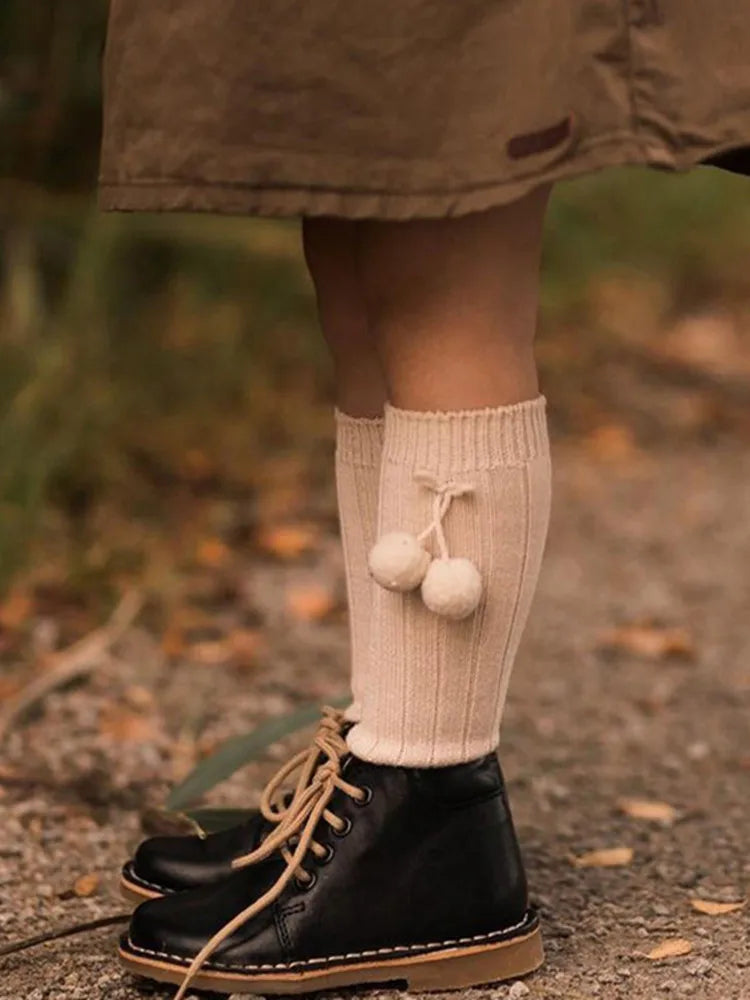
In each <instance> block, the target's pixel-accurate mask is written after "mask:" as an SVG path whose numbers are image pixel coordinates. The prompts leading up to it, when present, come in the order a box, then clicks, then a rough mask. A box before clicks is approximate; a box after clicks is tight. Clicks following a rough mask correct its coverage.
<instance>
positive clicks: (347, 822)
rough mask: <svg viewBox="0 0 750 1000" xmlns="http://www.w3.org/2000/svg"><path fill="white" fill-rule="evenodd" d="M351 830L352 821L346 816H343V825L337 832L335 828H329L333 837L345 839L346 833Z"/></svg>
mask: <svg viewBox="0 0 750 1000" xmlns="http://www.w3.org/2000/svg"><path fill="white" fill-rule="evenodd" d="M351 829H352V821H351V820H350V819H349V817H348V816H344V825H343V827H342V828H341V829H340V830H337V829H336V827H335V826H333V827H331V830H332V831H333V833H334V835H335V836H337V837H345V836H346V835H347V833H350V832H351Z"/></svg>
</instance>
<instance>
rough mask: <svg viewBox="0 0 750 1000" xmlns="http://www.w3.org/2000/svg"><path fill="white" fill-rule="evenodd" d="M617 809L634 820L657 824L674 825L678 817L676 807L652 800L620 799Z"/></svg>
mask: <svg viewBox="0 0 750 1000" xmlns="http://www.w3.org/2000/svg"><path fill="white" fill-rule="evenodd" d="M617 808H618V809H619V810H620V812H622V813H624V814H625V815H626V816H630V817H631V818H632V819H647V820H653V821H654V822H655V823H674V821H675V818H676V817H677V810H676V809H675V808H674V806H670V805H669V803H668V802H658V801H656V800H652V799H620V801H619V802H618V803H617Z"/></svg>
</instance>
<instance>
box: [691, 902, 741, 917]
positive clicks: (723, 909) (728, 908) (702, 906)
mask: <svg viewBox="0 0 750 1000" xmlns="http://www.w3.org/2000/svg"><path fill="white" fill-rule="evenodd" d="M746 904H747V900H746V899H742V900H738V901H737V902H736V903H721V902H719V901H718V900H713V899H691V900H690V905H691V906H692V908H693V909H694V910H696V911H697V912H698V913H705V914H706V915H707V916H709V917H720V916H722V915H723V914H725V913H736V912H737V911H738V910H743V909H744V908H745V905H746Z"/></svg>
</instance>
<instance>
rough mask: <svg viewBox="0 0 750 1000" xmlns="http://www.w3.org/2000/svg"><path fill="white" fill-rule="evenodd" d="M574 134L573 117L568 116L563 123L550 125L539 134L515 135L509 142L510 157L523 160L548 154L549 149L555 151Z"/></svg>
mask: <svg viewBox="0 0 750 1000" xmlns="http://www.w3.org/2000/svg"><path fill="white" fill-rule="evenodd" d="M572 132H573V115H568V116H567V117H566V118H563V119H562V121H559V122H556V123H555V124H554V125H550V126H549V128H544V129H540V130H539V131H538V132H525V133H524V134H523V135H514V136H513V138H512V139H509V140H508V145H507V151H508V156H509V157H510V158H511V159H512V160H521V159H523V158H524V157H526V156H536V155H537V154H538V153H546V152H547V150H548V149H554V148H555V147H556V146H559V145H560V144H561V143H563V142H565V141H566V140H567V139H569V138H570V136H571V134H572Z"/></svg>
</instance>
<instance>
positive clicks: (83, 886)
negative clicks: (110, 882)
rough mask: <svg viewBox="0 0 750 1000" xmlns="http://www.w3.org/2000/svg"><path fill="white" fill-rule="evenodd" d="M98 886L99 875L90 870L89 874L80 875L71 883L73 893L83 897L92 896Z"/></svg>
mask: <svg viewBox="0 0 750 1000" xmlns="http://www.w3.org/2000/svg"><path fill="white" fill-rule="evenodd" d="M98 888H99V876H98V875H97V874H96V872H92V873H91V874H90V875H81V876H80V877H79V878H77V879H76V880H75V882H74V883H73V895H74V896H79V897H80V898H82V899H83V898H86V897H88V896H93V895H94V893H95V892H96V890H97V889H98Z"/></svg>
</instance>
